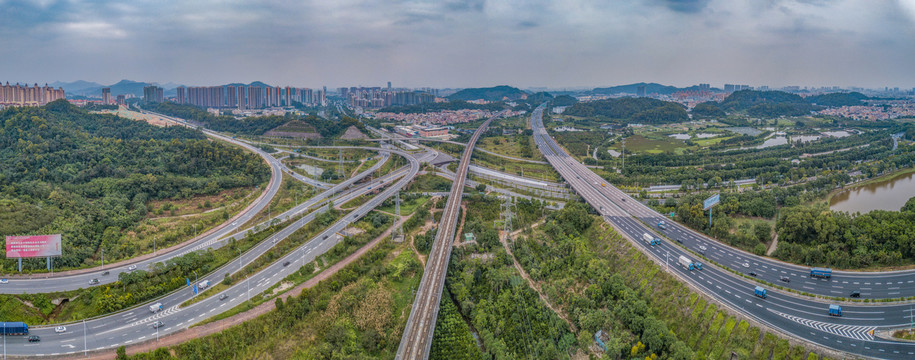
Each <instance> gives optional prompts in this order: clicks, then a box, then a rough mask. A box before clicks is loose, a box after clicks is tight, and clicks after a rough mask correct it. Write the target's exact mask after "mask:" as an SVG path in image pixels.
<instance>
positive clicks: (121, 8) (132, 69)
mask: <svg viewBox="0 0 915 360" xmlns="http://www.w3.org/2000/svg"><path fill="white" fill-rule="evenodd" d="M913 38H915V0H891V1H883V2H874V1H853V0H837V1H824V0H767V1H749V2H744V1H733V0H689V1H687V0H648V1H641V2H639V1H624V2H600V1H593V0H487V1H484V0H467V1H459V0H447V1H427V0H394V1H376V0H336V1H305V2H288V1H280V0H277V1H264V2H246V1H217V0H198V1H193V2H180V1H157V0H138V1H130V2H123V1H110V0H98V1H81V0H68V1H53V0H47V1H43V2H42V3H33V2H28V1H10V0H0V48H6V49H16V53H17V54H19V55H17V56H15V57H2V58H0V59H2V60H0V68H15V69H21V71H17V76H22V78H21V79H10V80H12V81H16V80H21V81H48V82H50V81H54V80H75V79H78V78H81V79H88V80H96V81H100V82H107V83H113V82H116V81H117V80H120V79H121V78H124V77H127V78H131V79H134V80H145V81H158V82H168V81H174V82H180V83H185V84H197V83H199V84H218V83H227V82H235V81H253V80H263V81H267V82H279V83H284V84H293V85H295V84H298V85H301V86H309V85H310V86H317V85H323V84H327V85H329V86H334V85H352V84H364V85H368V84H374V83H383V82H384V81H388V80H390V81H393V82H395V84H401V85H404V86H474V85H486V84H495V83H509V84H515V85H519V86H525V85H554V86H573V85H595V86H596V85H609V84H617V83H622V82H630V81H631V82H637V81H658V82H664V83H671V84H674V85H691V84H695V83H699V82H710V83H723V82H739V83H748V84H759V85H776V83H794V84H811V85H816V84H817V83H824V84H832V85H844V84H849V85H882V84H884V83H890V84H887V85H893V86H900V87H911V85H912V84H915V73H913V72H912V71H911V70H910V68H911V65H910V62H911V60H910V59H911V58H915V42H912V41H911V39H913ZM875 54H879V56H875ZM63 58H66V59H67V61H66V62H60V61H59V59H63ZM531 74H536V75H531ZM0 80H4V81H5V79H0ZM894 84H895V85H894Z"/></svg>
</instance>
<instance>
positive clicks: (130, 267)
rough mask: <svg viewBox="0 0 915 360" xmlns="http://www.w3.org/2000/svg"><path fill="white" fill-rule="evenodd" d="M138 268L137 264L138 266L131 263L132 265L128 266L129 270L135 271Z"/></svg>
mask: <svg viewBox="0 0 915 360" xmlns="http://www.w3.org/2000/svg"><path fill="white" fill-rule="evenodd" d="M136 269H137V266H136V265H130V266H128V267H127V271H134V270H136Z"/></svg>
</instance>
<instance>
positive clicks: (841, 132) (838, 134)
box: [823, 130, 851, 138]
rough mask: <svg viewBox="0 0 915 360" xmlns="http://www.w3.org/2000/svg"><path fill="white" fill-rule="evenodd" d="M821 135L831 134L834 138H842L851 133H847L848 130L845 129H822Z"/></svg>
mask: <svg viewBox="0 0 915 360" xmlns="http://www.w3.org/2000/svg"><path fill="white" fill-rule="evenodd" d="M823 135H827V136H832V137H835V138H844V137H847V136H850V135H851V133H849V132H848V131H845V130H839V131H824V132H823Z"/></svg>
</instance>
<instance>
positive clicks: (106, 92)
mask: <svg viewBox="0 0 915 360" xmlns="http://www.w3.org/2000/svg"><path fill="white" fill-rule="evenodd" d="M102 105H111V88H102Z"/></svg>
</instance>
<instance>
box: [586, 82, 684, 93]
mask: <svg viewBox="0 0 915 360" xmlns="http://www.w3.org/2000/svg"><path fill="white" fill-rule="evenodd" d="M639 86H644V87H645V92H646V93H648V94H663V95H669V94H673V93H675V92H677V91H679V90H680V88H678V87H676V86H667V85H661V84H657V83H643V82H640V83H636V84H628V85H617V86H611V87H605V88H594V90H591V93H593V94H607V95H610V94H635V93H637V92H638V89H639Z"/></svg>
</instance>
